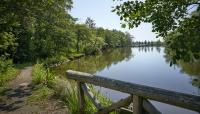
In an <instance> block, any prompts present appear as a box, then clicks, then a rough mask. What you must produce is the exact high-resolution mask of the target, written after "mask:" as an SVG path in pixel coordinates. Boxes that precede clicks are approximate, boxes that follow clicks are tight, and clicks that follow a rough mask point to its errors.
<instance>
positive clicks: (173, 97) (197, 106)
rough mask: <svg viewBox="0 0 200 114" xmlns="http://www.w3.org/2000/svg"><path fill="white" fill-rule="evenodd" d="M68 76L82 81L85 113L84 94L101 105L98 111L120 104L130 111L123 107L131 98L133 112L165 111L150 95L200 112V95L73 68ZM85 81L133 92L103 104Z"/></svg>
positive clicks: (100, 113)
mask: <svg viewBox="0 0 200 114" xmlns="http://www.w3.org/2000/svg"><path fill="white" fill-rule="evenodd" d="M67 78H69V79H73V80H76V81H77V82H78V91H79V108H80V113H81V114H84V102H85V101H84V94H86V95H87V96H88V97H89V98H90V99H91V100H92V102H93V104H94V105H95V106H96V108H97V109H98V112H96V113H95V114H108V113H109V112H112V111H114V110H116V109H119V108H121V109H122V112H123V111H125V112H130V110H128V111H127V110H126V109H124V108H122V107H125V106H128V105H129V104H130V103H131V102H132V104H133V110H132V114H161V113H160V112H159V111H158V110H157V109H156V108H155V107H154V106H153V105H152V104H151V103H150V102H149V101H148V99H149V100H154V101H158V102H162V103H166V104H170V105H174V106H178V107H181V108H185V109H189V110H193V111H196V112H200V96H194V95H189V94H184V93H179V92H174V91H169V90H164V89H159V88H155V87H149V86H144V85H139V84H133V83H128V82H124V81H120V80H115V79H109V78H105V77H100V76H96V75H92V74H88V73H83V72H77V71H72V70H68V71H67ZM85 83H89V84H93V85H96V86H101V87H105V88H109V89H113V90H117V91H120V92H124V93H128V94H130V96H129V97H127V98H125V99H122V100H120V101H118V102H116V103H113V104H112V105H111V106H108V107H102V106H101V104H100V103H99V101H98V100H97V99H96V98H95V96H94V95H93V94H92V93H91V92H89V91H88V87H87V85H86V84H85Z"/></svg>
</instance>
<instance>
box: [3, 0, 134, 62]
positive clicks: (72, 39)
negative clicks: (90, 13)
mask: <svg viewBox="0 0 200 114" xmlns="http://www.w3.org/2000/svg"><path fill="white" fill-rule="evenodd" d="M72 7H73V2H72V1H71V0H56V1H55V0H43V1H37V0H36V1H35V0H34V1H33V0H1V1H0V14H1V15H0V55H1V59H0V60H1V61H2V60H3V61H5V60H8V59H11V60H13V62H14V63H23V62H29V61H36V60H38V59H46V58H56V59H65V58H67V57H68V56H71V55H73V54H74V55H75V54H86V55H88V54H89V55H90V54H97V53H99V52H101V50H102V49H105V48H108V47H122V46H128V45H131V37H132V36H131V35H130V34H129V33H124V32H121V31H118V30H108V29H104V28H99V27H96V26H95V22H94V20H92V19H91V18H87V20H86V22H85V24H77V23H76V20H77V19H76V18H74V17H72V16H71V15H70V14H69V11H70V9H71V8H72Z"/></svg>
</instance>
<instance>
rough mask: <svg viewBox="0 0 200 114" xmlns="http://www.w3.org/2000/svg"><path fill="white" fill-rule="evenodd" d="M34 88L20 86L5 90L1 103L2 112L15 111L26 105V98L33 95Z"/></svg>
mask: <svg viewBox="0 0 200 114" xmlns="http://www.w3.org/2000/svg"><path fill="white" fill-rule="evenodd" d="M32 90H33V86H32V85H27V86H19V87H16V88H13V89H12V88H8V89H6V90H4V95H3V96H2V98H3V102H0V111H7V112H10V111H14V110H17V109H19V108H21V107H22V106H24V105H26V98H27V97H28V96H30V95H32Z"/></svg>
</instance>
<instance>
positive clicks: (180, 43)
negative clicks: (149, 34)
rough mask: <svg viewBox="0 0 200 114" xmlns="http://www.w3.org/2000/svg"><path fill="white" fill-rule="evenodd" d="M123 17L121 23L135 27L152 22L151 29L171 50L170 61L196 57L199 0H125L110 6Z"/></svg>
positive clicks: (198, 47) (199, 40)
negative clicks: (164, 40)
mask: <svg viewBox="0 0 200 114" xmlns="http://www.w3.org/2000/svg"><path fill="white" fill-rule="evenodd" d="M113 11H114V12H116V13H117V14H118V15H119V16H120V19H121V20H122V21H123V25H122V26H124V27H125V26H127V25H128V26H129V28H133V27H137V26H138V25H139V24H141V23H142V22H148V23H152V25H153V32H156V33H157V34H158V37H159V36H161V37H164V38H165V39H166V45H167V47H168V48H169V49H171V50H172V51H174V55H172V56H173V57H172V58H173V59H174V60H173V61H176V60H179V59H180V58H184V60H185V61H191V60H194V59H199V53H200V46H199V45H200V37H199V36H200V32H199V31H200V26H199V25H200V1H199V0H145V1H140V0H135V1H126V2H124V3H123V4H120V5H118V6H116V7H115V8H114V9H113Z"/></svg>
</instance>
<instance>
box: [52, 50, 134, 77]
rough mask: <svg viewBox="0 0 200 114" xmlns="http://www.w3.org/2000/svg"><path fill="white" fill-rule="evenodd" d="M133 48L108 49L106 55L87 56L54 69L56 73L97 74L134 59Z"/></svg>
mask: <svg viewBox="0 0 200 114" xmlns="http://www.w3.org/2000/svg"><path fill="white" fill-rule="evenodd" d="M132 56H133V55H132V50H131V48H117V49H107V50H105V51H104V53H102V54H99V55H96V56H85V57H82V58H80V59H78V60H74V61H71V62H69V63H68V64H63V65H61V66H59V67H57V68H54V70H53V71H54V73H56V74H63V75H64V74H65V71H66V70H68V69H72V70H76V71H82V72H88V73H96V72H98V71H100V70H103V69H104V68H109V67H110V66H111V65H112V64H118V63H119V62H121V61H123V60H126V61H128V60H130V59H131V58H132Z"/></svg>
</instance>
